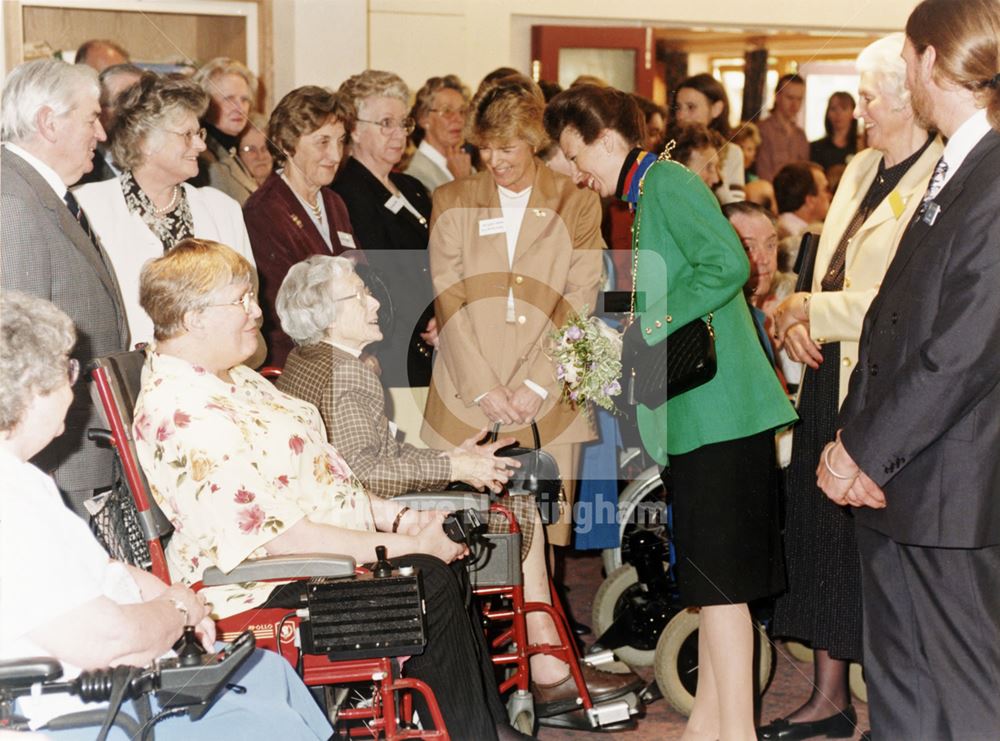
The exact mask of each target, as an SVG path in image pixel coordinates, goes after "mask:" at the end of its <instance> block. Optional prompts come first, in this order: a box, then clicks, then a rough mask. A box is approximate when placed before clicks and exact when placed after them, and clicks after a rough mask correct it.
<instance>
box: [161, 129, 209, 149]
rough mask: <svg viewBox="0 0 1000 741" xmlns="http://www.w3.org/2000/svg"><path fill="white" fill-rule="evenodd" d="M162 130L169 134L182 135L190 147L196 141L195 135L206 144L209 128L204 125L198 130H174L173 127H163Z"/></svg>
mask: <svg viewBox="0 0 1000 741" xmlns="http://www.w3.org/2000/svg"><path fill="white" fill-rule="evenodd" d="M160 131H166V132H167V133H168V134H173V135H174V136H179V137H181V138H182V139H183V140H184V143H185V144H186V145H187V146H189V147H190V146H191V145H192V144H193V143H194V139H195V137H197V138H199V139H201V143H202V144H204V143H205V141H206V140H207V139H208V129H206V128H205V127H204V126H202V127H201V128H200V129H198V130H197V131H174V130H173V129H164V128H161V129H160Z"/></svg>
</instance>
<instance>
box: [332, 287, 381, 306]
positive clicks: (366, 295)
mask: <svg viewBox="0 0 1000 741" xmlns="http://www.w3.org/2000/svg"><path fill="white" fill-rule="evenodd" d="M371 297H372V292H371V291H369V290H368V287H367V286H366V287H365V288H363V289H361V290H360V291H357V292H355V293H352V294H349V295H347V296H341V297H340V298H335V299H333V303H335V304H339V303H340V302H341V301H350V300H351V299H352V298H356V299H357V300H358V301H359V302H360V303H361V305H362V306H364V305H365V304H367V303H368V299H370V298H371Z"/></svg>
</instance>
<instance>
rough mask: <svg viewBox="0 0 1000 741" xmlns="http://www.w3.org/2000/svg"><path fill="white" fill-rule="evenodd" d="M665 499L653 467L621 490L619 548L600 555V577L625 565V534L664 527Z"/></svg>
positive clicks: (656, 468) (658, 476) (626, 559)
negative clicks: (602, 568)
mask: <svg viewBox="0 0 1000 741" xmlns="http://www.w3.org/2000/svg"><path fill="white" fill-rule="evenodd" d="M666 496H667V495H666V491H665V490H664V488H663V482H662V481H661V480H660V469H659V467H657V466H650V467H649V468H647V469H646V470H645V471H643V472H642V473H641V474H639V476H638V477H637V478H636V479H635V480H634V481H633V482H632V483H630V484H629V485H628V486H626V487H625V488H624V489H623V490H622V493H621V494H620V495H619V497H618V514H619V517H620V520H619V523H618V543H619V546H618V547H617V548H605V549H604V550H603V551H602V552H601V559H602V560H603V562H604V573H606V574H610V573H611V572H613V571H614V570H615V569H617V568H618V567H619V566H621V565H622V564H624V563H628V562H629V558H628V552H627V546H626V547H625V548H624V549H623V548H622V544H623V543H624V542H625V536H626V535H627V534H628V533H629V532H631V531H632V530H634V529H635V528H646V529H659V528H663V527H666V517H665V513H666ZM623 550H624V551H625V552H624V553H623Z"/></svg>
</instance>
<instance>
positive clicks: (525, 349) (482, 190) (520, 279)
mask: <svg viewBox="0 0 1000 741" xmlns="http://www.w3.org/2000/svg"><path fill="white" fill-rule="evenodd" d="M535 165H536V175H535V180H534V184H533V187H532V192H531V196H530V199H529V201H528V206H527V208H526V211H525V214H524V220H523V222H522V224H521V230H520V233H519V235H518V241H517V245H516V248H515V251H514V259H513V263H512V264H511V263H510V262H509V261H508V257H507V241H506V236H505V234H504V233H503V232H502V231H500V232H498V233H484V232H490V231H491V229H490V228H489V225H490V222H491V220H495V219H500V218H502V212H501V210H500V197H499V194H498V192H497V186H496V184H495V183H494V181H493V177H492V176H491V175H490V173H489V172H481V173H478V174H476V175H473V176H471V177H469V178H464V179H462V180H460V181H457V182H452V183H447V184H446V185H442V186H441V187H440V188H438V189H437V191H435V193H434V210H433V214H432V216H431V225H430V228H431V232H430V242H429V245H428V250H429V252H430V266H431V277H432V279H433V282H434V290H435V296H436V298H435V310H436V314H437V320H438V327H439V331H440V335H441V342H440V345H439V347H438V354H437V357H436V359H435V363H434V370H433V375H432V378H431V387H430V391H429V394H428V399H427V407H426V410H425V414H424V426H423V429H422V431H421V437H423V439H424V440H425V441H426V442H427V443H428V444H429V445H431V446H432V447H445V446H446V445H455V444H458V443H460V442H461V441H462V440H464V439H465V438H467V437H469V436H470V435H472V434H474V433H475V432H476V431H477V430H479V429H481V428H482V427H485V426H487V425H488V421H487V419H486V416H485V415H484V414H483V413H482V412H481V411H480V410H479V407H478V406H477V405H476V403H475V400H476V399H477V398H478V397H480V396H481V395H483V394H484V393H486V392H487V391H490V390H491V389H493V388H495V387H496V386H498V385H506V386H508V387H509V388H516V387H518V386H520V385H521V384H522V383H523V382H524V380H525V379H529V380H531V381H533V382H534V383H537V384H539V385H540V386H542V387H544V388H545V389H546V390H547V391H548V397H547V398H546V400H545V402H544V403H543V404H542V407H541V409H540V410H539V414H538V417H537V421H538V424H539V430H540V432H541V437H542V443H543V444H546V445H548V444H553V443H555V444H561V443H576V442H583V441H586V440H591V439H593V431H592V429H591V426H590V424H589V421H588V420H587V419H586V417H585V416H584V415H581V414H580V413H579V412H578V411H577V410H575V409H573V408H572V407H571V406H570V405H569V404H568V403H565V402H561V401H560V400H559V398H560V394H561V391H562V388H561V383H560V382H558V381H557V380H556V377H555V364H554V363H553V362H552V360H551V359H550V358H549V357H548V355H547V354H546V352H545V349H544V345H545V343H546V342H547V339H548V335H549V333H550V332H551V331H552V330H553V329H556V328H558V327H559V326H561V325H562V324H563V323H564V321H565V319H566V317H567V316H568V314H569V313H570V311H571V310H574V309H575V310H577V311H580V310H582V309H583V307H584V306H587V307H589V309H590V310H593V308H594V302H595V300H596V298H597V290H598V287H599V286H600V284H601V272H602V254H601V250H602V249H603V248H604V241H603V240H602V238H601V231H600V227H601V206H600V199H599V198H598V197H597V194H595V193H593V192H591V191H587V190H582V189H580V188H577V187H576V185H575V184H574V183H573V181H572V180H570V179H569V178H567V177H565V176H563V175H559V174H557V173H555V172H553V171H552V170H550V169H549V168H548V167H546V166H545V165H544V164H542V163H541V162H540V161H538V160H536V162H535ZM492 223H493V224H496V222H495V221H493V222H492ZM508 291H513V294H514V307H515V311H514V321H513V322H508V321H507V296H508ZM504 432H505V433H506V432H508V431H507V430H504ZM509 432H510V433H511V434H513V435H515V436H517V437H518V438H519V439H520V440H521V441H522V443H524V442H527V441H528V440H530V438H529V437H528V436H527V435H526V434H524V431H518V430H512V431H509Z"/></svg>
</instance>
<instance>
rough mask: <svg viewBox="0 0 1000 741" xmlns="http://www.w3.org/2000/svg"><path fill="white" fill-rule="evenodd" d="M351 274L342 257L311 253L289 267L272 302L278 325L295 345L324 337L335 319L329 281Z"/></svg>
mask: <svg viewBox="0 0 1000 741" xmlns="http://www.w3.org/2000/svg"><path fill="white" fill-rule="evenodd" d="M352 273H354V263H353V262H351V261H350V260H348V259H347V258H346V257H333V256H331V255H313V256H312V257H310V258H308V259H306V260H303V261H302V262H300V263H297V264H296V265H293V266H292V269H291V270H289V271H288V275H286V276H285V280H283V281H282V282H281V288H279V289H278V298H277V300H276V301H275V302H274V303H275V308H276V309H277V311H278V318H279V319H281V328H282V329H283V330H284V331H285V334H287V335H288V336H289V337H291V338H292V339H293V340H295V343H296V344H297V345H309V344H312V343H313V342H319V341H320V340H322V339H323V338H324V337H326V331H327V329H329V327H330V325H332V324H333V323H334V322H335V321H336V319H337V306H338V303H337V302H335V301H332V300H331V298H332V288H331V285H330V284H331V283H333V282H334V281H340V280H344V279H345V278H347V277H349V276H350V275H351V274H352Z"/></svg>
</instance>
